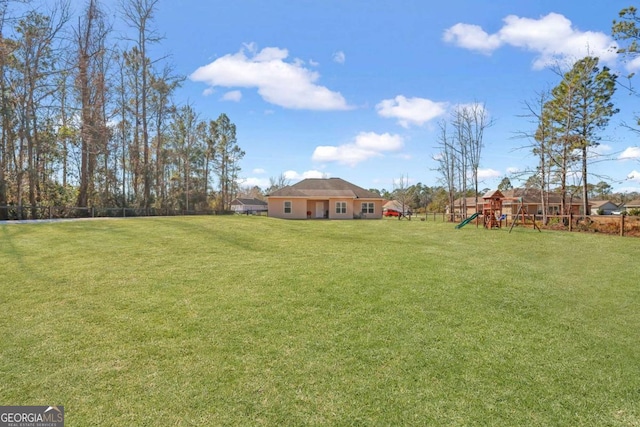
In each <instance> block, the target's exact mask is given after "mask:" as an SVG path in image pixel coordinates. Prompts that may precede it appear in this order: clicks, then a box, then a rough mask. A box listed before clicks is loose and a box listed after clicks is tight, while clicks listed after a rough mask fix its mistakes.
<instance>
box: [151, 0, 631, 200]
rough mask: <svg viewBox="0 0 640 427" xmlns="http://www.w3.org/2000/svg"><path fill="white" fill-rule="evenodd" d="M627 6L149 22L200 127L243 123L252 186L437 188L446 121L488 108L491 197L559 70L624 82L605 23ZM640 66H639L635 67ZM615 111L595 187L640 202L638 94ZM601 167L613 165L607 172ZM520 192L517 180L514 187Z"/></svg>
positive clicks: (303, 8) (342, 3) (303, 7)
mask: <svg viewBox="0 0 640 427" xmlns="http://www.w3.org/2000/svg"><path fill="white" fill-rule="evenodd" d="M626 6H628V3H627V2H623V1H618V0H613V1H607V2H602V1H593V2H584V1H577V0H576V1H574V0H570V1H568V0H567V1H564V0H563V1H557V0H556V1H547V0H537V1H535V2H534V1H514V0H510V1H504V0H494V1H479V0H462V1H461V0H451V1H445V2H431V1H424V0H393V1H392V0H384V1H383V0H367V1H364V0H315V1H312V0H295V1H294V0H269V1H264V0H234V1H228V0H227V1H217V0H215V1H203V0H160V3H159V9H158V13H157V16H156V20H155V27H156V29H157V30H158V32H160V33H162V34H164V36H165V39H164V40H163V41H162V43H161V44H160V45H158V46H157V47H156V48H155V49H157V54H158V55H161V54H166V53H169V54H171V57H170V61H171V62H172V63H173V64H174V66H175V71H176V72H177V73H180V74H183V75H185V76H188V78H187V80H186V81H185V82H184V85H183V87H182V88H181V89H180V90H179V92H178V93H177V94H176V99H175V100H176V101H177V102H178V103H187V102H189V103H191V104H193V105H194V107H195V108H196V110H197V111H199V112H200V115H201V118H203V119H210V118H212V119H215V118H216V117H218V115H219V114H220V113H226V114H227V115H228V116H229V118H230V119H231V121H232V122H234V123H235V124H236V125H237V137H238V144H239V145H240V147H241V148H242V149H243V150H244V151H245V152H246V155H245V158H244V159H243V161H242V164H241V166H242V173H241V176H242V178H243V182H244V183H245V185H259V186H261V187H263V188H264V187H266V186H267V185H268V183H269V177H275V176H278V175H280V174H281V173H284V174H286V175H287V177H289V178H290V179H291V180H292V182H295V181H297V180H299V179H301V178H304V177H320V176H328V177H340V178H343V179H346V180H348V181H351V182H353V183H355V184H357V185H359V186H362V187H365V188H378V189H382V188H385V189H389V190H390V189H392V188H393V183H394V180H395V181H397V180H398V179H399V178H400V177H408V179H409V182H410V183H417V182H422V183H423V184H426V185H429V186H433V185H438V184H439V175H438V173H437V172H436V171H435V170H434V169H435V168H436V162H435V161H434V160H433V157H434V156H435V155H437V152H438V150H437V148H436V146H437V136H438V121H439V120H443V119H444V120H446V119H448V117H449V116H448V115H449V114H450V111H451V110H452V109H453V108H455V106H456V105H460V104H469V103H473V102H480V103H484V105H485V107H486V110H487V112H488V114H489V116H490V117H491V119H492V120H493V121H494V125H493V126H492V127H490V128H489V129H487V131H486V132H485V136H484V144H485V147H484V150H483V154H482V161H481V165H480V169H481V170H480V175H481V177H482V183H481V187H482V188H484V187H488V188H495V187H496V186H497V184H498V183H499V182H500V180H501V179H502V178H503V177H505V176H514V175H513V173H514V171H523V170H526V169H527V168H531V167H533V166H534V165H535V163H536V160H535V158H534V157H533V156H532V155H531V154H530V151H529V150H527V149H524V148H523V149H518V148H519V147H524V146H526V145H527V144H528V143H529V142H528V141H527V140H523V139H518V138H515V136H516V135H517V134H518V133H520V132H531V131H533V130H534V129H535V125H533V124H531V123H530V122H529V120H528V119H526V118H523V117H519V116H521V115H522V114H525V107H524V102H525V101H532V100H533V99H534V98H535V97H536V93H537V92H540V91H543V90H545V89H548V88H551V87H553V86H555V85H556V84H557V83H558V82H559V80H560V77H559V76H558V75H557V74H556V73H554V72H553V71H552V70H551V66H552V65H557V64H558V63H561V62H563V61H565V62H566V61H567V60H569V61H572V60H575V59H578V58H580V57H583V56H585V55H586V54H587V53H589V52H590V53H591V54H592V55H596V56H599V57H600V58H601V64H604V65H607V66H609V67H610V68H612V69H613V70H616V71H619V72H620V73H621V74H623V75H626V74H628V73H629V70H630V69H632V68H633V64H629V63H625V62H623V61H621V59H620V58H618V57H617V56H616V55H615V54H613V53H612V52H611V50H610V49H609V48H610V47H611V46H612V45H614V44H615V42H614V41H613V39H612V38H611V36H610V30H611V22H612V20H613V19H615V18H617V16H618V11H619V10H620V9H622V8H623V7H626ZM639 68H640V67H639ZM615 102H616V104H617V106H618V108H620V110H621V112H620V113H619V114H618V115H616V116H615V117H614V118H613V119H612V121H611V124H610V126H609V127H608V128H607V129H606V130H605V131H603V132H602V133H601V137H602V140H601V146H600V147H599V148H598V153H599V154H600V155H601V158H600V161H598V162H596V163H594V164H593V165H592V166H591V171H592V172H594V173H595V174H597V176H591V177H589V180H590V182H592V183H595V182H597V181H600V180H602V178H603V176H608V177H610V179H611V183H612V185H613V187H614V189H615V190H617V191H640V172H639V171H640V148H638V145H640V143H639V142H638V139H637V137H636V135H634V134H633V133H632V132H630V131H628V130H627V129H626V128H624V127H623V126H622V123H623V122H627V123H630V124H633V122H634V119H633V117H634V113H636V112H638V113H640V98H637V97H634V96H631V95H629V94H628V91H625V90H624V89H622V88H621V89H619V90H618V92H617V93H616V96H615ZM604 159H608V160H607V161H604ZM512 182H513V183H514V184H517V183H518V180H517V179H515V178H514V179H513V180H512Z"/></svg>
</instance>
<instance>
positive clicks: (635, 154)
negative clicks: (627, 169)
mask: <svg viewBox="0 0 640 427" xmlns="http://www.w3.org/2000/svg"><path fill="white" fill-rule="evenodd" d="M639 159H640V147H628V148H627V149H626V150H624V151H623V152H622V153H621V154H620V156H618V160H639Z"/></svg>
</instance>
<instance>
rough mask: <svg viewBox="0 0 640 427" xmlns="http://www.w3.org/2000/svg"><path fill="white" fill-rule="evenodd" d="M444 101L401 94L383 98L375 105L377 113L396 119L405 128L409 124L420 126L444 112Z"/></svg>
mask: <svg viewBox="0 0 640 427" xmlns="http://www.w3.org/2000/svg"><path fill="white" fill-rule="evenodd" d="M446 108H447V103H446V102H434V101H431V100H429V99H426V98H405V97H404V96H402V95H398V96H396V97H395V98H394V99H385V100H383V101H381V102H380V103H378V105H376V110H378V115H380V116H382V117H386V118H395V119H398V123H399V124H400V125H401V126H402V127H405V128H408V127H409V126H410V125H416V126H422V125H423V124H425V123H426V122H428V121H429V120H432V119H434V118H436V117H438V116H441V115H443V114H444V113H445V112H446Z"/></svg>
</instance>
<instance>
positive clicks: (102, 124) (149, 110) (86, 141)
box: [0, 0, 244, 219]
mask: <svg viewBox="0 0 640 427" xmlns="http://www.w3.org/2000/svg"><path fill="white" fill-rule="evenodd" d="M46 4H47V5H48V6H47V7H48V8H49V9H48V10H43V8H42V7H37V6H35V5H32V4H31V3H30V2H28V1H26V2H25V1H20V0H0V99H1V107H0V138H1V139H0V206H5V205H13V206H17V207H22V206H30V207H31V209H32V210H33V211H32V212H31V216H32V217H36V216H37V212H36V206H79V207H134V208H141V209H152V208H157V209H186V210H190V209H217V210H228V209H229V206H230V203H231V200H232V199H233V197H234V196H235V194H236V192H237V191H238V183H237V182H238V173H239V171H240V166H239V165H240V160H241V159H242V158H243V156H244V152H243V151H242V150H241V149H240V147H239V145H238V142H237V139H236V126H235V125H234V124H233V123H232V122H231V120H230V119H229V117H227V115H226V114H224V113H222V114H220V115H219V117H217V118H216V119H202V118H200V116H199V114H198V112H197V111H195V109H194V108H193V107H192V106H191V105H178V104H176V102H175V101H174V94H175V91H176V89H177V88H179V87H180V85H181V84H182V82H183V80H184V77H182V76H179V75H176V74H175V73H174V72H173V69H172V66H171V64H170V63H169V62H168V60H167V58H166V57H152V56H151V51H152V49H151V48H152V46H153V45H156V44H158V43H159V42H160V41H161V40H162V37H161V36H160V35H159V34H158V32H157V30H156V29H155V28H154V26H153V22H154V16H155V13H156V10H157V5H158V0H122V1H121V2H120V4H119V7H118V11H117V15H116V18H114V19H117V20H119V21H118V23H119V24H122V25H124V26H125V27H126V28H127V29H128V31H127V35H126V36H125V37H124V38H122V37H116V36H115V35H114V34H113V30H112V28H113V25H114V22H110V21H109V18H108V15H107V13H106V12H105V10H104V8H103V5H102V4H101V3H100V1H99V0H87V1H86V2H85V4H84V6H83V8H82V10H81V12H80V13H79V14H78V16H72V14H71V13H70V7H69V3H68V2H66V1H62V0H61V1H58V2H56V3H46ZM3 215H4V216H6V215H7V212H6V210H4V211H3V210H2V209H0V219H4V218H2V216H3Z"/></svg>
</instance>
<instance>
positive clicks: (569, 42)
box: [443, 13, 617, 69]
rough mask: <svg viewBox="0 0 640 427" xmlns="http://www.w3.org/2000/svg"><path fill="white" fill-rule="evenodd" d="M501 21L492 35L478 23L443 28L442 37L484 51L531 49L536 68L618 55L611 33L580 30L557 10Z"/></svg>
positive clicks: (466, 47) (607, 60)
mask: <svg viewBox="0 0 640 427" xmlns="http://www.w3.org/2000/svg"><path fill="white" fill-rule="evenodd" d="M503 22H504V25H503V26H502V28H501V29H500V30H499V31H498V32H497V33H495V34H488V33H486V32H485V31H484V30H483V29H482V28H481V27H479V26H477V25H470V24H463V23H459V24H456V25H454V26H452V27H450V28H448V29H447V30H445V32H444V35H443V40H444V41H446V42H448V43H452V44H454V45H456V46H458V47H462V48H464V49H469V50H473V51H477V52H480V53H484V54H490V53H492V52H493V51H495V50H496V49H498V48H500V47H502V46H504V45H509V46H513V47H517V48H520V49H523V50H527V51H531V52H534V53H536V54H537V56H536V58H535V59H534V61H533V68H535V69H542V68H545V67H548V66H553V65H556V64H558V63H563V62H574V61H575V60H576V59H580V58H583V57H585V56H587V55H592V56H597V57H599V58H600V59H601V60H602V61H603V62H605V63H613V62H615V60H616V57H617V54H616V53H615V49H612V46H615V42H614V40H613V39H612V38H611V36H609V35H608V34H605V33H602V32H595V31H580V30H579V29H577V28H575V27H574V26H573V24H572V22H571V21H570V20H569V19H567V18H566V17H565V16H563V15H561V14H558V13H549V14H548V15H546V16H543V17H541V18H539V19H531V18H521V17H518V16H515V15H509V16H507V17H506V18H504V20H503Z"/></svg>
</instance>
